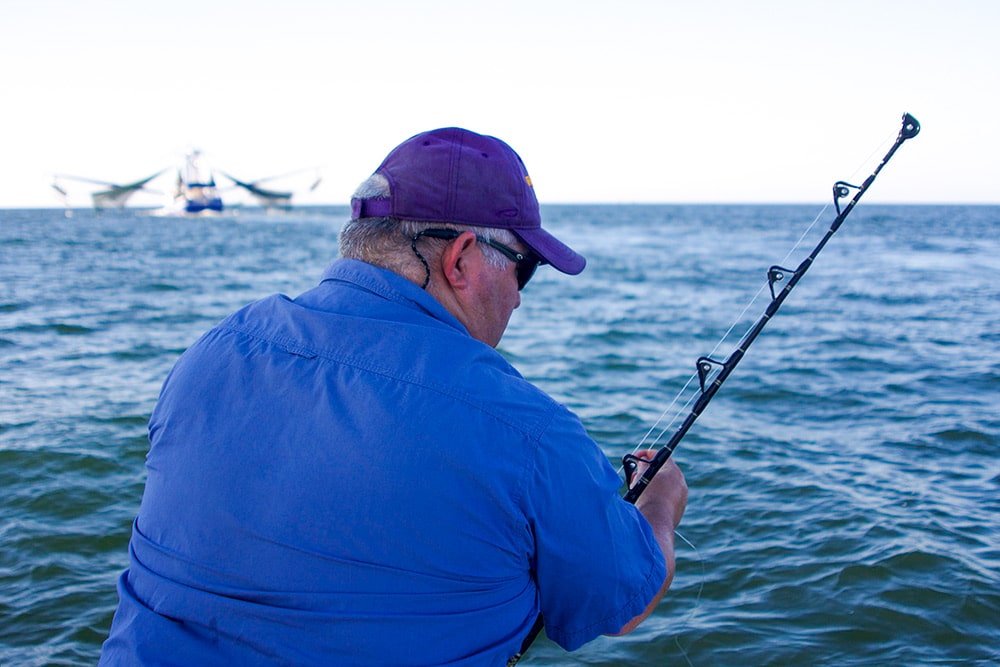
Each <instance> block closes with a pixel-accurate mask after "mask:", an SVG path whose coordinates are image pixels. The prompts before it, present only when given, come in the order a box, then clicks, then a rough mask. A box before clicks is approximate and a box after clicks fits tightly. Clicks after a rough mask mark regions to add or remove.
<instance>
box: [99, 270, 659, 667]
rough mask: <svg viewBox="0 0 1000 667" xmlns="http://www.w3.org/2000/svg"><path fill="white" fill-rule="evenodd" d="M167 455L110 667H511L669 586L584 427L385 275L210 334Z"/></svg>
mask: <svg viewBox="0 0 1000 667" xmlns="http://www.w3.org/2000/svg"><path fill="white" fill-rule="evenodd" d="M149 436H150V443H151V446H150V451H149V454H148V456H147V461H146V467H147V474H148V476H147V482H146V489H145V493H144V495H143V499H142V505H141V508H140V510H139V513H138V516H137V518H136V520H135V523H134V525H133V532H132V538H131V541H130V544H129V567H128V569H127V570H126V571H125V572H124V573H123V574H122V576H121V578H120V580H119V585H118V593H119V600H120V601H119V606H118V610H117V612H116V615H115V619H114V622H113V625H112V629H111V634H110V636H109V638H108V640H107V642H106V643H105V645H104V649H103V654H102V660H101V664H102V665H125V664H144V665H152V664H156V665H171V664H176V665H207V664H240V665H264V664H267V665H275V664H289V665H292V664H295V665H304V664H324V665H328V664H343V665H400V666H402V665H432V664H434V665H497V664H503V663H504V662H505V661H506V660H507V658H508V657H510V656H511V655H512V654H514V653H515V652H516V651H517V650H518V648H519V647H520V643H521V641H522V640H523V638H524V636H525V635H526V634H527V632H528V629H529V628H530V627H531V625H532V623H533V622H534V620H535V617H536V616H537V614H538V613H539V612H541V613H542V614H543V615H544V617H545V619H546V632H547V635H548V636H549V637H550V638H551V639H553V640H554V641H556V642H557V643H559V644H560V645H561V646H563V647H564V648H566V649H569V650H572V649H574V648H577V647H579V646H580V645H582V644H583V643H585V642H587V641H589V640H591V639H593V638H594V637H596V636H598V635H600V634H603V633H608V632H616V631H618V630H619V629H620V628H621V627H622V625H624V624H625V623H626V622H627V621H628V620H630V619H631V618H632V617H634V616H635V615H637V614H638V613H640V612H641V611H642V610H643V609H644V608H645V607H646V605H647V604H648V603H649V601H650V600H651V599H652V598H653V596H654V595H655V593H656V592H657V591H658V590H659V588H660V586H661V585H662V583H663V581H664V577H665V574H666V572H665V565H664V559H663V556H662V554H661V552H660V550H659V547H658V546H657V544H656V542H655V540H654V539H653V535H652V531H651V529H650V527H649V525H648V523H647V522H646V521H645V520H644V519H643V518H642V516H641V515H640V514H639V513H638V511H637V510H636V509H635V508H634V507H633V506H632V505H630V504H628V503H625V502H624V501H622V500H621V499H620V497H619V494H618V487H619V485H620V480H619V478H618V476H617V474H616V473H615V471H614V470H613V468H612V467H611V465H610V464H609V463H608V461H607V458H606V457H605V456H604V454H603V453H602V452H601V450H600V449H599V448H598V447H597V445H596V444H595V443H594V442H593V441H592V440H591V439H590V438H589V437H588V436H587V434H586V432H585V431H584V429H583V426H582V424H581V423H580V421H579V419H578V418H577V417H576V416H575V415H573V414H572V413H571V412H569V411H568V410H567V409H566V408H565V407H563V406H561V405H559V404H557V403H556V402H555V401H553V400H552V399H551V398H550V397H548V396H547V395H545V394H544V393H543V392H541V391H540V390H539V389H537V388H536V387H534V386H533V385H531V384H530V383H528V382H527V381H525V380H524V379H523V378H522V377H521V376H520V374H518V372H517V371H516V370H514V368H512V367H511V366H510V365H509V364H508V363H507V362H506V361H505V360H504V359H503V357H502V356H501V355H500V354H498V353H497V352H496V351H495V350H493V349H492V348H490V347H489V346H487V345H484V344H483V343H480V342H479V341H476V340H475V339H473V338H472V337H470V336H469V334H468V332H467V331H466V330H465V328H464V327H463V326H462V324H461V323H460V322H459V321H458V320H456V319H455V318H454V317H452V316H451V315H450V314H449V313H448V312H447V311H446V310H445V309H444V308H443V307H442V306H441V305H440V304H439V303H438V302H437V301H436V300H435V299H434V298H433V297H431V296H430V295H428V294H427V293H425V292H424V291H422V290H420V289H419V288H418V287H417V286H416V285H414V284H412V283H410V282H409V281H407V280H405V279H403V278H401V277H399V276H397V275H396V274H393V273H391V272H388V271H384V270H382V269H378V268H376V267H372V266H370V265H368V264H364V263H362V262H357V261H353V260H339V261H337V262H334V263H333V264H332V265H331V266H330V267H329V268H328V269H327V271H326V272H325V273H324V276H323V280H322V282H321V283H320V284H319V285H318V286H317V287H315V288H313V289H312V290H309V291H307V292H305V293H304V294H302V295H301V296H299V297H298V298H296V299H294V300H293V299H289V298H288V297H285V296H281V295H275V296H271V297H268V298H265V299H262V300H260V301H258V302H255V303H253V304H250V305H249V306H247V307H246V308H244V309H242V310H240V311H238V312H236V313H234V314H233V315H232V316H230V317H229V318H227V319H226V320H224V321H223V322H221V323H220V324H219V325H218V326H216V327H215V328H213V329H212V330H211V331H209V332H208V333H206V334H205V335H204V336H203V337H202V338H201V339H200V340H198V341H197V342H196V343H195V344H194V345H193V346H192V347H191V348H190V349H188V350H187V351H186V352H185V353H184V354H183V355H182V356H181V358H180V359H179V360H178V362H177V364H176V365H175V367H174V368H173V370H172V371H171V372H170V374H169V375H168V377H167V379H166V381H165V383H164V386H163V389H162V392H161V394H160V398H159V401H158V403H157V405H156V408H155V410H154V411H153V414H152V417H151V419H150V424H149Z"/></svg>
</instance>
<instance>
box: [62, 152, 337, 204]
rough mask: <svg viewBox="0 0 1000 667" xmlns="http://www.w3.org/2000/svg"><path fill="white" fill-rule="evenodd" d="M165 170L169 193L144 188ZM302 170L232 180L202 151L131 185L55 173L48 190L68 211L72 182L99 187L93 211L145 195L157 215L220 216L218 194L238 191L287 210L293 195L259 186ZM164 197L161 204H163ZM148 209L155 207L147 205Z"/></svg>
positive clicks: (315, 181)
mask: <svg viewBox="0 0 1000 667" xmlns="http://www.w3.org/2000/svg"><path fill="white" fill-rule="evenodd" d="M168 171H175V173H176V175H177V177H176V179H175V180H174V182H173V186H172V187H171V186H170V185H167V186H166V187H164V188H163V189H164V190H169V192H166V193H165V192H163V191H161V190H155V189H153V188H150V187H148V186H149V185H150V183H152V182H154V181H155V180H156V179H157V178H158V177H159V176H160V175H161V174H165V173H166V172H168ZM302 171H307V170H300V171H299V172H292V173H288V174H284V175H281V176H271V177H269V178H262V179H258V180H256V181H244V180H241V179H238V178H236V177H235V176H230V175H229V174H227V173H225V172H223V171H219V172H216V171H214V170H213V169H212V168H211V167H210V166H209V165H208V163H207V161H206V159H205V156H204V155H203V154H202V152H201V151H200V150H197V149H193V150H190V151H188V152H187V153H186V154H185V155H184V162H183V164H182V165H181V166H180V168H178V169H176V170H172V169H170V168H167V169H161V170H160V171H158V172H156V173H155V174H153V175H152V176H147V177H146V178H143V179H142V180H139V181H135V182H132V183H124V184H119V183H111V182H108V181H99V180H95V179H91V178H82V177H79V176H68V175H65V174H56V175H55V176H54V178H53V182H52V189H53V190H54V191H55V192H56V193H57V194H58V195H59V197H60V199H62V201H63V204H64V205H65V206H66V207H67V208H70V199H71V197H70V190H71V188H70V185H69V182H71V181H72V182H80V183H88V184H91V185H99V186H101V189H99V190H96V191H93V192H90V193H89V195H90V200H91V203H92V204H93V207H94V209H95V210H97V211H104V210H107V209H124V208H126V206H128V205H129V201H130V200H131V199H132V198H133V197H134V196H135V195H136V194H138V193H147V194H157V195H160V204H159V206H160V207H161V208H159V209H158V210H157V211H156V212H157V213H158V214H162V215H202V214H215V213H221V212H222V211H223V209H225V208H229V207H230V206H227V205H226V204H224V202H223V199H222V192H223V191H226V190H237V189H238V190H242V191H243V192H244V193H245V194H246V195H248V196H249V197H251V198H252V199H253V201H254V202H256V203H257V204H258V205H260V206H262V207H264V208H267V209H279V210H286V211H287V210H289V209H291V207H292V196H293V195H294V192H293V190H291V189H287V190H279V189H274V188H271V187H264V186H263V184H264V183H267V182H269V181H274V180H278V179H289V178H291V177H292V176H293V175H295V174H298V173H300V172H302ZM216 173H218V174H220V175H221V176H222V177H224V179H225V180H227V181H231V184H228V185H225V187H222V186H220V185H219V184H218V183H217V182H216V180H215V176H216ZM321 180H322V179H321V178H320V177H319V175H318V173H317V174H316V175H315V177H314V178H313V179H312V185H310V186H309V187H308V190H309V191H310V192H311V191H313V190H315V189H316V187H317V186H318V185H319V184H320V181H321ZM302 185H304V183H302ZM164 195H165V196H166V198H167V199H166V202H165V203H164V202H163V197H164ZM147 199H148V197H147ZM237 206H238V203H237ZM149 208H155V207H154V206H152V205H150V206H149Z"/></svg>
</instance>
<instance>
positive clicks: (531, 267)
mask: <svg viewBox="0 0 1000 667" xmlns="http://www.w3.org/2000/svg"><path fill="white" fill-rule="evenodd" d="M537 268H538V259H537V258H536V257H526V258H524V259H522V260H521V261H520V262H518V263H517V289H519V290H522V289H524V286H525V285H527V284H528V281H529V280H531V276H533V275H535V269H537Z"/></svg>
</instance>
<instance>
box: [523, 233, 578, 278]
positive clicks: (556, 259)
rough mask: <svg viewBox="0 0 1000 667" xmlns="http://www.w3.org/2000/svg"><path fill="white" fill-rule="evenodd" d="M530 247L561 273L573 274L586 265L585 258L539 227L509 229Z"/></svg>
mask: <svg viewBox="0 0 1000 667" xmlns="http://www.w3.org/2000/svg"><path fill="white" fill-rule="evenodd" d="M511 231H513V232H514V233H515V234H517V235H518V236H519V237H520V238H521V240H522V241H524V242H525V243H526V244H527V245H528V247H529V248H531V249H532V250H533V251H534V252H535V254H536V255H538V256H539V257H541V258H542V260H544V262H545V263H546V264H551V265H552V266H553V267H554V268H555V269H557V270H559V271H562V272H563V273H566V274H569V275H571V276H575V275H576V274H578V273H580V272H581V271H583V267H585V266H587V259H586V258H585V257H584V256H583V255H581V254H580V253H578V252H577V251H575V250H573V249H572V248H570V247H569V246H568V245H566V244H565V243H563V242H562V241H560V240H559V239H557V238H556V237H554V236H552V234H549V233H548V232H547V231H545V230H544V229H542V228H541V227H536V228H534V229H513V230H511Z"/></svg>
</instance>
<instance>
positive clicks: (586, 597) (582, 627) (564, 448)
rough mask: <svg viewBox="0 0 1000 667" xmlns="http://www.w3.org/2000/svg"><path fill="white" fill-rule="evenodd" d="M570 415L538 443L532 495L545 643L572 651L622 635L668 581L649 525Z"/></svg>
mask: <svg viewBox="0 0 1000 667" xmlns="http://www.w3.org/2000/svg"><path fill="white" fill-rule="evenodd" d="M621 483H622V482H621V479H620V478H619V477H618V474H617V473H616V472H615V470H614V468H612V466H611V464H610V463H609V462H608V459H607V457H606V456H605V455H604V453H603V452H602V451H601V449H600V448H599V447H598V446H597V444H596V443H595V442H594V441H593V440H592V439H591V438H590V437H589V436H588V435H587V433H586V431H585V430H584V428H583V425H582V424H581V423H580V420H579V419H577V418H576V416H574V415H573V414H572V413H570V412H569V411H568V410H565V409H563V410H561V414H559V415H557V416H556V417H555V419H554V420H553V422H552V423H551V425H550V427H549V428H548V429H547V430H546V432H545V433H544V435H543V436H542V437H541V438H540V440H539V446H538V451H537V456H536V460H535V468H534V470H533V474H532V476H531V482H530V485H529V489H528V492H527V498H528V501H527V505H528V507H527V512H528V520H529V521H530V522H531V528H532V531H533V535H534V539H535V561H534V569H535V578H536V581H537V584H538V590H539V604H540V606H541V613H542V616H543V618H544V619H545V631H546V634H547V636H548V637H549V638H550V639H552V640H553V641H555V642H556V643H557V644H559V645H560V646H562V647H563V648H564V649H566V650H568V651H572V650H574V649H576V648H579V647H580V646H582V645H583V644H585V643H586V642H588V641H590V640H592V639H594V638H596V637H598V636H600V635H602V634H608V633H615V632H618V631H619V630H621V628H622V626H624V625H625V624H626V623H627V622H628V621H630V620H631V619H632V618H634V617H635V616H637V615H638V614H640V613H641V612H642V611H643V610H644V609H645V608H646V606H647V605H648V604H649V602H650V601H651V600H652V599H653V596H654V595H656V593H657V592H658V591H659V590H660V588H661V587H662V586H663V582H664V580H665V579H666V563H665V560H664V557H663V553H662V551H661V550H660V547H659V545H658V544H657V542H656V540H655V538H654V537H653V531H652V528H651V527H650V525H649V523H648V522H647V521H646V519H645V518H644V517H643V516H642V514H641V513H640V512H639V511H638V510H637V509H636V508H635V506H633V505H632V504H630V503H627V502H625V501H624V500H622V498H621V496H620V494H619V488H620V486H621Z"/></svg>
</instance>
